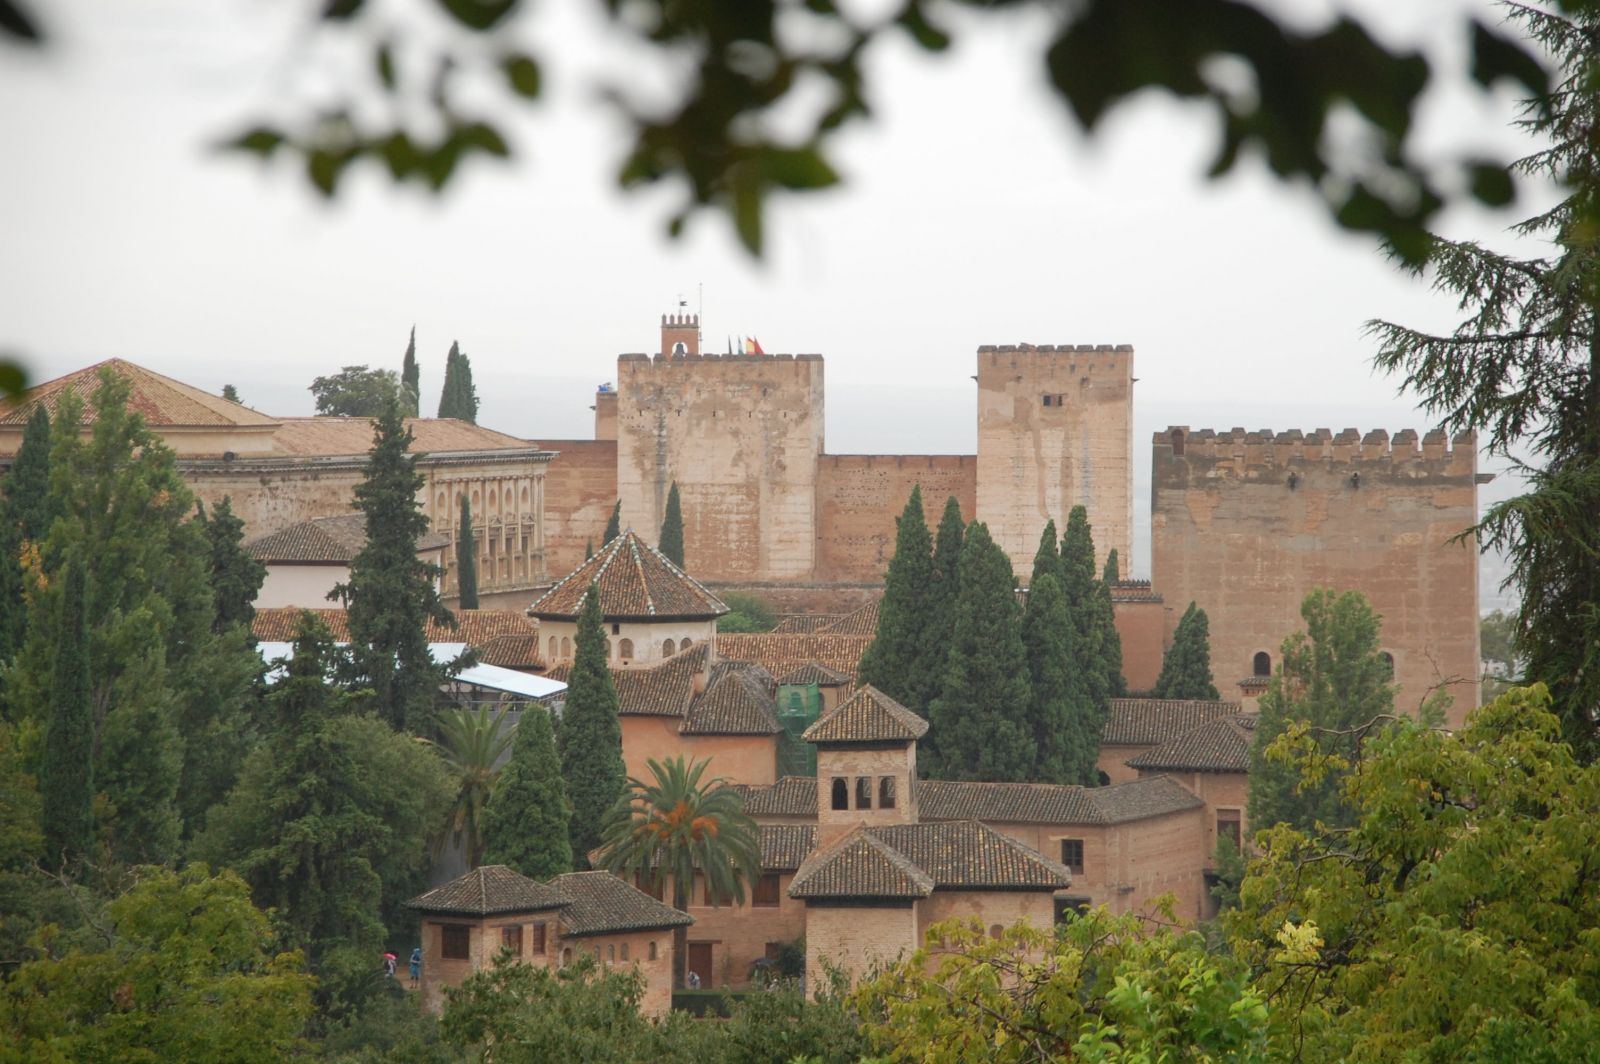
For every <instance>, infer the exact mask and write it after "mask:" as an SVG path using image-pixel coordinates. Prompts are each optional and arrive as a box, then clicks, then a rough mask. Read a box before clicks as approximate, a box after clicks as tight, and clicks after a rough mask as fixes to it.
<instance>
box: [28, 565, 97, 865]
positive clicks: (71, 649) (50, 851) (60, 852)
mask: <svg viewBox="0 0 1600 1064" xmlns="http://www.w3.org/2000/svg"><path fill="white" fill-rule="evenodd" d="M85 597H86V592H85V588H84V566H83V565H82V564H76V565H68V566H67V573H66V589H65V592H64V594H63V596H62V601H61V627H60V631H59V633H58V635H57V640H56V661H55V674H54V679H53V682H52V684H51V687H50V703H49V706H50V708H49V717H48V719H47V720H46V721H45V737H44V758H43V760H42V762H41V763H40V766H39V796H40V799H41V800H42V803H43V808H44V824H43V828H44V841H45V858H46V860H47V861H48V863H49V865H50V867H52V868H55V867H59V866H60V865H62V864H75V863H76V862H77V861H79V860H80V859H82V858H83V857H84V856H86V855H87V854H88V853H89V849H90V847H91V846H92V845H93V844H94V813H93V800H94V754H93V746H94V730H95V727H94V725H95V722H94V706H93V703H92V700H91V694H90V690H89V631H88V624H87V620H86V618H87V615H88V604H87V603H86V602H85Z"/></svg>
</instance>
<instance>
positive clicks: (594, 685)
mask: <svg viewBox="0 0 1600 1064" xmlns="http://www.w3.org/2000/svg"><path fill="white" fill-rule="evenodd" d="M556 742H557V744H558V747H559V749H560V752H561V776H562V779H564V780H565V781H566V786H567V797H568V799H570V800H571V802H572V828H571V831H570V833H569V837H570V838H571V840H572V857H573V861H574V863H575V864H576V865H577V866H578V867H579V868H588V867H589V852H590V851H591V850H593V849H594V848H595V847H596V846H598V845H599V844H600V833H601V831H602V830H603V828H604V826H605V819H606V814H607V813H608V812H609V811H610V810H611V807H612V806H613V805H614V804H616V801H617V799H618V798H620V797H622V794H623V792H624V791H625V790H626V789H627V783H628V773H627V770H626V769H625V768H624V767H623V764H622V723H621V722H620V721H619V720H618V719H617V688H616V685H615V684H614V683H613V682H612V679H611V670H610V669H609V668H607V667H606V634H605V629H604V628H603V627H602V624H601V616H600V590H599V589H598V588H597V587H595V586H594V585H593V584H590V585H589V591H588V593H587V594H585V595H584V597H583V607H582V609H580V610H579V612H578V636H577V646H576V650H575V653H574V656H573V661H572V671H571V672H570V673H569V674H568V676H567V702H566V706H565V708H564V709H563V710H562V712H561V728H560V730H559V731H558V732H557V734H556Z"/></svg>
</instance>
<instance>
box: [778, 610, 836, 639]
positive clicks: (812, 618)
mask: <svg viewBox="0 0 1600 1064" xmlns="http://www.w3.org/2000/svg"><path fill="white" fill-rule="evenodd" d="M838 619H839V618H838V617H837V616H834V615H831V614H824V613H788V614H784V615H783V616H782V617H779V618H778V623H777V624H775V625H773V626H772V633H773V634H774V635H810V634H811V633H812V632H815V631H816V630H817V629H819V628H826V627H827V626H828V625H830V624H832V623H833V622H834V621H837V620H838Z"/></svg>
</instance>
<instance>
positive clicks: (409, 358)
mask: <svg viewBox="0 0 1600 1064" xmlns="http://www.w3.org/2000/svg"><path fill="white" fill-rule="evenodd" d="M421 404H422V370H421V369H420V368H419V367H418V366H417V327H416V326H415V325H413V326H412V327H411V339H410V340H409V341H408V342H407V343H406V355H405V358H404V359H403V360H402V361H401V363H400V405H401V407H402V408H403V409H404V411H405V415H406V416H407V417H419V416H420V415H421V411H422V405H421Z"/></svg>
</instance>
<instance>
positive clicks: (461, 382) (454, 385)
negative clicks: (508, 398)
mask: <svg viewBox="0 0 1600 1064" xmlns="http://www.w3.org/2000/svg"><path fill="white" fill-rule="evenodd" d="M439 416H440V417H453V418H460V419H461V420H462V421H465V422H467V423H469V424H472V425H476V424H477V423H478V389H477V388H476V387H474V386H473V383H472V361H471V360H470V359H469V358H467V356H466V354H465V353H463V352H462V350H461V345H460V344H459V343H456V342H452V343H451V344H450V353H449V354H448V355H446V356H445V360H444V387H443V388H442V389H441V390H440V392H439Z"/></svg>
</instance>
